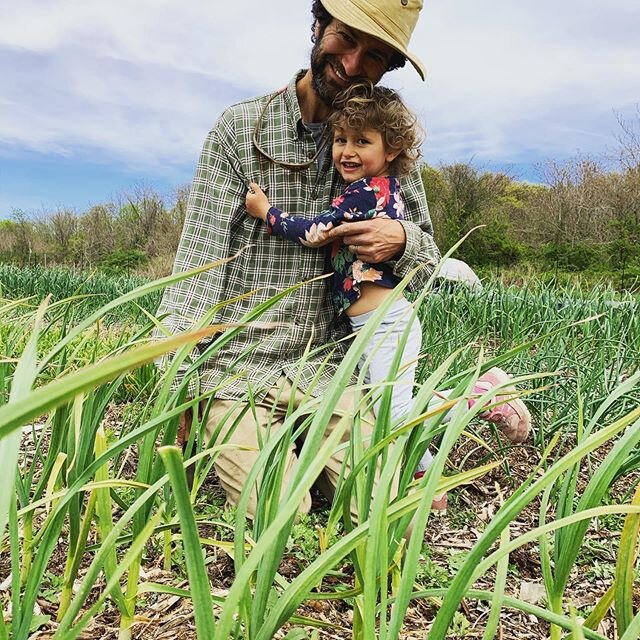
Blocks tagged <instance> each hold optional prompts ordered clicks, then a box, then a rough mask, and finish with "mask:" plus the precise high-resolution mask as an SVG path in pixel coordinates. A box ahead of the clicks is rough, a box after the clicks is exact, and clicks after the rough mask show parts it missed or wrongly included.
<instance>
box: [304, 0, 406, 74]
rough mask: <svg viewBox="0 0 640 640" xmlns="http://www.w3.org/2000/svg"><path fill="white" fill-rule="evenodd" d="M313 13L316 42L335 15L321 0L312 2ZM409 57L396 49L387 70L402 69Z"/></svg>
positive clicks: (314, 40)
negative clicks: (317, 29) (317, 27)
mask: <svg viewBox="0 0 640 640" xmlns="http://www.w3.org/2000/svg"><path fill="white" fill-rule="evenodd" d="M311 15H312V16H313V22H312V23H311V42H313V43H315V42H316V40H322V36H323V35H324V30H325V29H326V28H327V25H328V24H329V23H330V22H331V20H333V16H332V15H331V14H330V13H329V12H328V11H327V10H326V9H325V8H324V5H323V4H322V2H321V0H313V3H312V4H311ZM316 22H317V23H318V26H319V27H320V29H319V31H318V38H316V35H315V31H316ZM406 62H407V59H406V58H405V57H404V56H403V55H402V54H401V53H400V52H399V51H394V52H393V55H392V56H391V60H389V66H388V67H387V71H393V70H394V69H400V68H402V67H404V65H405V64H406Z"/></svg>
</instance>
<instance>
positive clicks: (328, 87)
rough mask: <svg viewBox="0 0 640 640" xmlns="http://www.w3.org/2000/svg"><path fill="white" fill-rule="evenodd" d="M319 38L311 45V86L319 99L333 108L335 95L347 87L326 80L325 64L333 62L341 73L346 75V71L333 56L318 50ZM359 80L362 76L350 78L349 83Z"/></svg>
mask: <svg viewBox="0 0 640 640" xmlns="http://www.w3.org/2000/svg"><path fill="white" fill-rule="evenodd" d="M321 40H322V38H320V39H318V40H317V41H316V43H315V44H314V45H313V49H311V63H310V67H311V86H312V88H313V90H314V91H315V92H316V95H317V96H318V97H319V98H320V100H322V102H324V103H325V104H326V105H327V106H328V107H330V108H332V109H333V103H334V101H335V98H336V96H337V95H338V94H339V93H340V92H341V91H344V90H345V89H346V88H347V87H346V86H344V87H341V86H336V85H335V84H332V83H331V82H330V81H328V80H327V74H326V69H327V66H329V65H330V64H333V65H334V66H335V67H337V68H338V70H339V71H340V73H341V74H342V75H344V76H346V73H345V71H344V69H343V68H342V66H341V65H339V64H337V63H336V62H335V60H334V58H333V56H331V55H329V54H326V53H322V51H320V41H321ZM360 80H362V78H350V81H349V85H351V84H355V83H356V82H359V81H360Z"/></svg>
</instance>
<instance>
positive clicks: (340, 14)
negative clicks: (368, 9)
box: [322, 0, 427, 80]
mask: <svg viewBox="0 0 640 640" xmlns="http://www.w3.org/2000/svg"><path fill="white" fill-rule="evenodd" d="M322 4H323V6H324V8H325V9H326V10H327V11H328V12H329V13H330V14H331V15H332V16H333V17H334V18H336V19H337V20H340V22H344V23H345V24H346V25H347V26H349V27H351V28H352V29H357V30H358V31H362V32H363V33H366V34H368V35H370V36H373V37H374V38H377V39H378V40H382V42H384V43H385V44H388V45H389V46H390V47H391V48H393V49H395V50H396V51H397V52H398V53H401V54H402V55H403V56H405V57H406V58H407V60H409V62H410V63H411V64H412V65H413V66H414V68H415V70H416V71H417V72H418V74H419V75H420V77H421V78H422V80H424V79H425V76H426V75H427V70H426V68H425V66H424V65H423V64H422V62H421V61H420V59H419V58H418V57H417V56H415V55H413V54H412V53H410V52H409V51H407V49H406V48H404V47H403V46H402V45H401V44H400V43H399V42H398V41H397V40H395V39H394V38H393V37H392V36H391V35H389V33H387V32H386V31H384V29H382V28H380V27H379V26H378V25H377V24H376V23H375V22H374V21H373V20H371V18H370V17H369V16H368V15H367V14H366V13H365V12H364V11H362V9H360V8H359V7H357V6H356V5H355V4H354V3H351V2H344V1H343V0H322Z"/></svg>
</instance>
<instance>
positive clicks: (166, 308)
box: [156, 115, 246, 386]
mask: <svg viewBox="0 0 640 640" xmlns="http://www.w3.org/2000/svg"><path fill="white" fill-rule="evenodd" d="M232 126H233V125H232V121H231V119H230V118H229V119H225V116H224V115H223V116H222V117H221V119H220V120H219V121H218V123H216V125H215V127H214V128H213V129H212V130H211V131H210V132H209V134H208V135H207V138H206V140H205V142H204V145H203V148H202V152H201V154H200V157H199V160H198V164H197V168H196V173H195V176H194V178H193V181H192V183H191V188H190V191H189V199H188V202H187V211H186V216H185V222H184V225H183V228H182V234H181V236H180V241H179V245H178V250H177V253H176V259H175V263H174V268H173V272H174V273H182V272H185V271H189V270H192V269H195V268H197V267H201V266H204V265H206V264H213V263H216V262H219V261H221V260H222V259H224V258H227V257H228V256H229V255H231V254H232V252H233V248H232V246H231V242H230V237H231V229H232V228H233V220H234V219H238V218H240V217H244V214H243V212H242V207H243V205H244V194H245V192H246V187H245V184H244V180H243V175H242V174H243V172H242V165H241V163H240V161H239V159H238V157H237V155H236V154H235V152H234V151H233V147H232V146H230V145H229V144H226V143H225V139H228V138H229V137H232V136H231V131H230V130H231V129H232ZM220 280H221V276H220V270H219V269H217V268H215V267H214V268H213V269H210V270H207V271H204V272H202V273H200V274H198V275H196V276H193V277H190V278H188V279H185V280H181V281H180V282H177V283H176V284H174V285H172V286H170V287H168V288H167V289H165V291H164V294H163V297H162V301H161V303H160V307H159V309H158V315H159V316H164V317H163V320H162V322H163V325H164V326H165V328H166V329H167V330H168V331H169V333H171V334H176V333H180V332H184V331H186V330H188V329H190V328H191V327H192V326H193V325H194V324H195V323H196V322H197V321H198V320H200V319H201V318H202V317H203V316H204V315H205V314H206V313H207V312H209V311H210V310H211V309H212V307H215V306H216V305H219V304H220V303H221V302H222V301H223V300H224V299H225V297H224V291H223V290H222V288H221V286H220ZM156 335H157V336H158V337H162V334H160V333H159V332H158V333H157V334H156ZM198 355H199V351H198V347H197V346H196V347H194V349H193V351H192V352H191V360H193V359H195V358H196V357H197V356H198ZM171 358H172V355H171V354H169V355H168V356H165V357H164V358H162V359H161V360H160V361H159V362H158V364H159V365H160V366H161V367H162V368H164V367H166V366H167V364H168V361H169V360H170V359H171ZM187 366H188V363H187V362H185V363H183V364H182V365H181V367H180V371H179V374H178V376H177V378H176V381H175V382H174V386H175V385H176V384H177V382H178V380H179V379H180V378H181V377H182V374H183V373H184V370H185V369H186V368H187ZM192 384H193V383H192ZM191 386H192V385H191Z"/></svg>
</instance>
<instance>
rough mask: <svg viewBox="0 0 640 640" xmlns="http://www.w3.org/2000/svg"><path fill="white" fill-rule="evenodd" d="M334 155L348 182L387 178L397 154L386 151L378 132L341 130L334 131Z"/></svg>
mask: <svg viewBox="0 0 640 640" xmlns="http://www.w3.org/2000/svg"><path fill="white" fill-rule="evenodd" d="M332 154H333V164H334V165H335V167H336V169H337V170H338V172H339V173H340V175H341V176H342V177H343V178H344V180H345V182H355V181H356V180H360V178H365V177H375V176H386V175H388V170H389V163H390V162H392V161H393V159H394V158H395V157H396V156H397V155H398V154H397V153H395V152H393V151H388V150H387V149H386V147H385V144H384V142H383V140H382V135H381V133H380V132H379V131H377V130H375V129H364V130H363V131H354V130H353V129H347V128H342V127H335V129H334V130H333V146H332Z"/></svg>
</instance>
